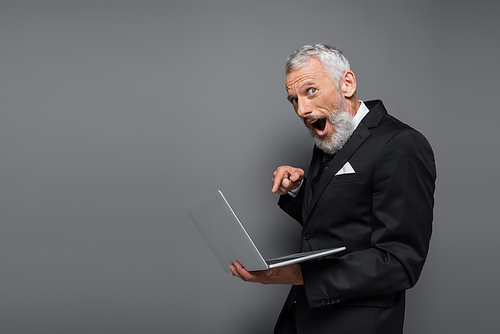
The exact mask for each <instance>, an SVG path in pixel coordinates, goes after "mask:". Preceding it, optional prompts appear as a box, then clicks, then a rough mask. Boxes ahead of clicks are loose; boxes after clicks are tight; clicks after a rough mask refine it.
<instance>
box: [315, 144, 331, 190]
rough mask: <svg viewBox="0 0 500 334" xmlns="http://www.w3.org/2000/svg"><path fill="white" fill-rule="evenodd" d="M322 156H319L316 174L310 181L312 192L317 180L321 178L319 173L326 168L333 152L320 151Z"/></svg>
mask: <svg viewBox="0 0 500 334" xmlns="http://www.w3.org/2000/svg"><path fill="white" fill-rule="evenodd" d="M321 155H322V158H321V165H320V167H319V170H318V173H316V176H314V178H313V179H312V181H311V188H312V191H313V194H314V190H315V189H316V186H317V185H318V182H319V180H320V179H321V175H323V172H324V171H325V170H326V169H327V168H328V165H329V164H330V161H332V159H333V157H334V156H335V154H325V153H323V152H321Z"/></svg>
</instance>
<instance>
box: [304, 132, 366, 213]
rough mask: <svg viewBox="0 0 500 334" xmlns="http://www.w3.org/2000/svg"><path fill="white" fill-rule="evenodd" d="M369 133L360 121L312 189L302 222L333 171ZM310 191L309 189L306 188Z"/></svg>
mask: <svg viewBox="0 0 500 334" xmlns="http://www.w3.org/2000/svg"><path fill="white" fill-rule="evenodd" d="M370 135H371V133H370V131H369V130H368V129H367V128H366V126H364V124H362V123H360V124H359V125H358V127H357V128H356V130H355V131H354V133H353V134H352V136H351V138H350V139H349V141H348V142H347V143H346V144H345V146H344V147H343V148H342V149H341V150H340V151H339V152H338V153H337V154H336V155H335V157H334V158H333V160H332V162H331V163H330V166H329V167H328V168H327V170H325V172H324V173H323V175H321V178H320V180H319V183H318V185H317V186H316V189H315V190H314V195H312V198H311V197H309V198H311V199H310V202H309V204H308V205H307V210H305V216H304V220H303V221H304V222H306V221H307V218H308V217H309V215H310V213H311V211H312V210H313V209H314V206H315V205H316V203H317V202H318V199H319V198H320V197H321V195H322V194H323V192H324V191H325V189H326V187H327V186H328V184H329V183H330V181H331V179H332V178H333V177H334V176H335V173H337V172H338V171H339V169H340V168H342V166H344V164H345V163H346V162H347V161H348V160H349V158H350V157H351V156H352V155H353V154H354V152H356V150H357V149H358V148H359V147H360V146H361V144H363V142H364V141H365V140H366V139H367V138H368V137H369V136H370ZM308 192H309V193H310V192H311V191H310V189H308Z"/></svg>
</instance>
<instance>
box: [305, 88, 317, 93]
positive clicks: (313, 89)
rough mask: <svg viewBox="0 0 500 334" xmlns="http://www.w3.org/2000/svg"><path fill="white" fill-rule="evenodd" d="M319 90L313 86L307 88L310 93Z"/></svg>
mask: <svg viewBox="0 0 500 334" xmlns="http://www.w3.org/2000/svg"><path fill="white" fill-rule="evenodd" d="M317 91H318V90H317V89H316V88H314V87H311V88H309V89H308V90H307V92H308V93H309V94H314V93H316V92H317Z"/></svg>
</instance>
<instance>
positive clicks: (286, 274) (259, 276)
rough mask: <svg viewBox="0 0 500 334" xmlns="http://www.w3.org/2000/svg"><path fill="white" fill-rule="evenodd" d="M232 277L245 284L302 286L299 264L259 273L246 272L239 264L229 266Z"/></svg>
mask: <svg viewBox="0 0 500 334" xmlns="http://www.w3.org/2000/svg"><path fill="white" fill-rule="evenodd" d="M229 269H231V272H232V273H233V276H236V277H238V278H240V279H241V280H243V281H245V282H254V283H262V284H293V285H303V284H304V281H303V280H302V271H301V269H300V265H299V264H296V263H295V264H290V265H288V266H283V267H277V268H272V269H268V270H261V271H247V270H246V269H245V268H244V267H243V266H242V265H241V264H240V263H239V262H235V263H233V264H230V265H229Z"/></svg>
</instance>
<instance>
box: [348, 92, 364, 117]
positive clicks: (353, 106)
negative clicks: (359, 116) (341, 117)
mask: <svg viewBox="0 0 500 334" xmlns="http://www.w3.org/2000/svg"><path fill="white" fill-rule="evenodd" d="M347 105H348V106H349V112H350V113H351V115H352V116H355V115H356V113H357V112H358V109H359V107H360V106H361V103H359V100H358V97H357V96H356V94H353V95H352V96H351V97H350V98H349V99H348V101H347Z"/></svg>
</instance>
